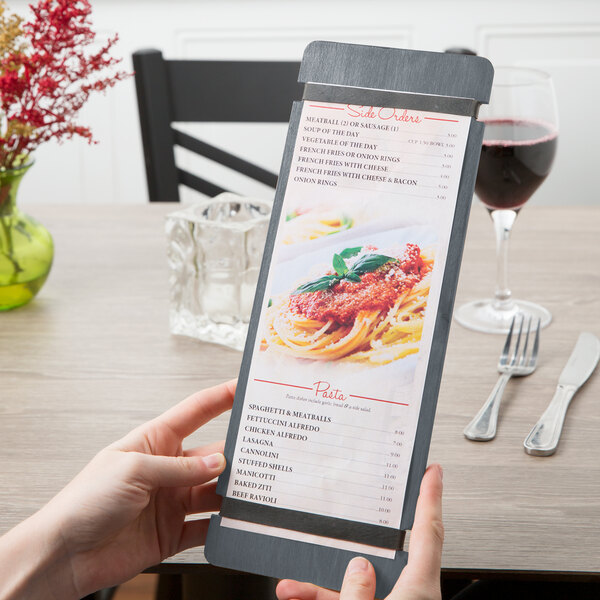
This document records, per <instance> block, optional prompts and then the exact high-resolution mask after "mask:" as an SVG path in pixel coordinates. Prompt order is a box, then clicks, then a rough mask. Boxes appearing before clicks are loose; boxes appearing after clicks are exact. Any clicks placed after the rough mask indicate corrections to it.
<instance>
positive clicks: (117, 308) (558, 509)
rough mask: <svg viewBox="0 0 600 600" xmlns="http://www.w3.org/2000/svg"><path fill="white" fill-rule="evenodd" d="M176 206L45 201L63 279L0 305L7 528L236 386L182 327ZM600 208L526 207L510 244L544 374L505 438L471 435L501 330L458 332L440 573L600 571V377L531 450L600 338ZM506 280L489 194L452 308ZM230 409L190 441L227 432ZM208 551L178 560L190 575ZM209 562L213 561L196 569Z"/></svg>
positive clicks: (445, 453)
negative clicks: (123, 446)
mask: <svg viewBox="0 0 600 600" xmlns="http://www.w3.org/2000/svg"><path fill="white" fill-rule="evenodd" d="M170 209H171V208H170V207H169V206H165V205H146V206H124V207H114V206H69V207H66V206H64V207H57V206H38V207H30V210H29V212H30V213H31V214H33V215H34V216H35V217H36V218H38V219H39V220H40V221H41V222H43V223H44V224H45V225H46V226H47V227H48V228H49V230H50V231H51V232H52V234H53V235H54V238H55V243H56V258H55V264H54V267H53V271H52V273H51V275H50V278H49V280H48V282H47V284H46V287H45V288H44V289H43V290H42V291H41V293H40V295H39V297H38V298H37V299H36V300H35V301H34V302H33V303H31V304H30V305H28V306H26V307H23V308H22V309H18V310H15V311H11V312H7V313H0V384H1V385H0V465H1V467H0V533H3V532H4V531H6V530H7V529H9V528H10V527H11V526H13V525H15V524H16V523H17V522H18V521H20V520H22V519H24V518H26V517H27V516H28V515H30V514H31V513H32V512H34V511H35V510H36V509H38V508H39V507H40V506H42V505H43V504H44V503H45V502H46V501H47V500H48V499H49V498H50V497H51V496H52V495H53V494H55V493H56V492H57V491H58V490H59V489H60V488H61V487H62V486H63V485H64V484H65V483H66V482H67V481H69V479H71V478H72V477H73V476H74V475H75V473H76V472H77V471H78V470H79V469H80V468H81V467H83V465H84V464H85V463H86V462H87V461H88V460H89V459H90V458H91V457H92V456H93V455H94V454H95V453H96V452H97V451H98V450H99V449H100V448H102V447H103V446H104V445H106V444H108V443H110V442H112V441H113V440H115V439H117V438H118V437H120V436H122V435H123V434H125V433H126V432H127V431H129V430H130V429H131V428H133V427H134V426H136V425H138V424H139V423H141V422H143V421H145V420H147V419H150V418H152V417H153V416H155V415H156V414H158V413H159V412H162V411H163V410H165V409H167V408H168V407H169V406H171V405H173V404H174V403H176V402H178V401H179V400H180V399H182V398H183V397H185V396H186V395H188V394H190V393H192V392H194V391H196V390H197V389H200V388H202V387H206V386H208V385H212V384H215V383H218V382H220V381H223V380H225V379H228V378H231V377H234V376H236V374H237V371H238V368H239V363H240V360H241V354H240V353H238V352H235V351H233V350H228V349H226V348H222V347H219V346H215V345H208V344H203V343H200V342H197V341H194V340H190V339H187V338H182V337H174V336H171V335H170V334H169V331H168V310H167V309H168V285H167V267H166V258H165V237H164V227H163V222H164V215H165V214H166V213H167V212H168V211H169V210H170ZM598 231H600V210H598V209H596V208H587V207H586V208H572V207H571V208H538V207H526V208H525V210H524V211H523V212H522V214H521V215H520V216H519V219H518V220H517V222H516V225H515V228H514V234H513V243H512V249H511V273H512V277H511V286H512V288H513V291H514V292H515V295H516V296H518V297H522V298H526V299H528V300H533V301H537V302H541V303H543V304H544V305H545V306H547V307H548V308H549V309H550V310H551V312H552V314H553V315H554V321H553V323H552V324H551V325H550V327H548V328H547V329H546V330H544V331H543V335H542V340H541V341H542V344H541V352H540V362H539V367H538V369H537V371H536V373H535V374H533V375H531V376H530V377H526V378H523V379H518V380H513V381H511V382H510V383H509V384H508V387H507V390H506V393H505V398H504V402H503V405H502V409H501V412H500V421H499V429H498V436H497V438H496V439H495V440H494V441H492V442H489V443H475V442H470V441H468V440H466V439H465V438H464V437H463V435H462V430H463V428H464V426H465V425H466V424H467V423H468V422H469V420H470V419H471V418H472V416H473V415H474V414H475V413H476V412H477V410H478V409H479V407H480V406H481V404H482V403H483V401H484V400H485V398H486V397H487V395H488V394H489V392H490V390H491V388H492V386H493V384H494V382H495V379H496V370H495V364H496V361H497V359H498V354H499V352H500V349H501V347H502V344H503V339H502V338H501V337H500V336H490V335H484V334H478V333H473V332H471V331H468V330H466V329H463V328H462V327H460V326H458V325H457V324H454V323H453V325H452V328H451V332H450V341H449V346H448V351H447V354H446V364H445V368H444V376H443V379H442V385H441V390H440V398H439V403H438V410H437V416H436V421H435V426H434V430H433V439H432V446H431V451H430V460H431V461H437V462H440V463H442V465H443V466H444V471H445V477H444V485H445V490H444V520H445V525H446V543H445V551H444V559H443V566H444V568H445V569H449V570H453V569H458V570H461V571H463V570H464V571H471V572H474V571H482V572H483V573H490V572H498V571H535V572H541V573H546V574H547V572H560V573H570V574H573V575H577V574H580V575H586V576H593V577H596V578H597V577H600V558H598V557H600V404H599V403H598V398H599V397H600V375H598V373H596V374H594V375H592V377H591V379H590V380H589V381H588V383H587V384H586V385H585V386H584V388H582V390H581V391H580V393H579V394H578V395H577V396H576V397H575V399H574V400H573V403H572V405H571V408H570V409H569V412H568V415H567V420H566V424H565V429H564V431H563V436H562V439H561V442H560V445H559V447H558V451H557V453H556V454H555V455H554V456H552V457H547V458H539V457H533V456H529V455H527V454H525V452H524V451H523V446H522V444H523V440H524V438H525V436H526V435H527V433H528V432H529V430H530V428H531V427H532V426H533V424H534V423H535V422H536V421H537V419H538V418H539V416H540V415H541V414H542V412H543V411H544V409H545V407H546V406H547V404H548V402H549V401H550V399H551V397H552V394H553V391H554V387H555V385H556V381H557V378H558V375H559V373H560V371H561V370H562V368H563V366H564V364H565V362H566V360H567V358H568V356H569V354H570V352H571V350H572V348H573V346H574V344H575V341H576V339H577V336H578V334H579V332H580V331H582V330H588V331H591V332H593V333H595V334H596V335H600V271H599V269H598V264H599V263H600V246H599V245H598V244H597V236H598ZM493 285H494V242H493V231H492V226H491V222H490V221H489V219H488V218H487V216H486V214H485V211H484V210H483V209H482V208H481V206H480V205H479V204H478V203H477V202H476V203H475V205H474V207H473V210H472V214H471V219H470V224H469V232H468V236H467V243H466V246H465V254H464V260H463V267H462V272H461V278H460V282H459V291H458V296H457V302H456V305H457V306H458V305H460V304H461V303H462V302H465V301H467V300H470V299H474V298H479V297H484V296H488V295H489V293H490V292H491V290H492V289H493ZM226 427H227V417H226V416H224V417H221V418H220V419H218V420H217V421H215V422H214V423H211V424H210V425H208V426H206V427H205V428H204V429H202V430H201V431H200V432H197V433H196V434H195V435H194V436H193V438H192V439H191V440H190V444H197V443H200V442H208V441H214V440H217V439H220V438H222V437H223V436H224V434H225V430H226ZM202 561H204V556H203V553H202V550H201V549H194V550H191V551H188V552H186V553H183V554H181V555H179V556H177V557H174V558H172V559H170V561H169V562H170V563H172V564H171V565H165V567H164V568H165V569H169V570H173V569H179V570H188V569H189V568H191V567H186V566H185V565H186V564H189V563H194V562H196V563H197V562H202ZM195 568H199V567H195Z"/></svg>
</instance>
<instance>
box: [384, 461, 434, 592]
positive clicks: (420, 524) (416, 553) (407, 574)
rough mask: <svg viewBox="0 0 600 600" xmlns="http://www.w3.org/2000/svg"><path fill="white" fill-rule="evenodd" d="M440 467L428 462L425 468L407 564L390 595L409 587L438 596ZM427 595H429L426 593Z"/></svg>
mask: <svg viewBox="0 0 600 600" xmlns="http://www.w3.org/2000/svg"><path fill="white" fill-rule="evenodd" d="M442 487H443V486H442V468H441V467H440V465H436V464H434V465H430V466H429V467H428V469H427V471H425V475H424V476H423V481H422V482H421V490H420V492H419V500H418V502H417V510H416V513H415V522H414V524H413V528H412V532H411V534H410V546H409V549H408V564H407V565H406V568H405V569H404V571H403V572H402V575H401V576H400V579H399V580H398V582H397V583H396V586H395V587H394V590H393V592H392V594H391V597H392V598H393V597H395V595H394V592H398V590H399V589H405V588H406V587H409V588H411V589H414V590H419V591H421V592H422V593H426V592H427V593H429V594H430V595H432V594H433V595H432V596H431V597H436V596H439V587H440V569H441V564H442V545H443V543H444V526H443V524H442ZM426 597H430V596H426Z"/></svg>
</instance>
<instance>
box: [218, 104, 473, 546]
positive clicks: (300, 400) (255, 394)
mask: <svg viewBox="0 0 600 600" xmlns="http://www.w3.org/2000/svg"><path fill="white" fill-rule="evenodd" d="M469 125H470V118H469V117H463V116H456V115H451V114H443V113H433V112H423V111H415V110H405V109H398V108H379V107H372V106H352V105H345V104H333V103H324V102H310V101H304V103H303V107H302V114H301V118H300V123H299V129H298V134H297V139H296V143H295V148H294V152H293V157H292V162H291V169H290V173H289V179H288V182H287V187H286V190H285V196H284V200H283V205H282V212H281V216H280V222H279V226H278V229H277V234H276V238H275V244H274V250H273V255H272V260H271V266H270V270H269V274H268V277H267V281H266V287H265V295H264V301H263V305H262V310H261V314H260V320H259V324H258V330H257V336H256V340H255V345H254V349H253V354H252V361H251V365H250V371H249V376H248V382H247V389H246V394H245V399H244V404H243V410H242V415H241V419H240V424H239V430H238V435H237V439H236V442H235V450H234V455H233V459H232V463H231V475H230V478H229V483H228V489H227V494H226V495H227V497H229V498H236V499H239V500H245V501H248V502H252V503H257V504H264V505H268V506H274V507H279V508H284V509H290V510H294V511H301V512H306V513H314V514H318V515H324V516H328V517H335V518H339V519H345V520H350V521H356V522H361V523H367V524H373V525H380V526H384V527H390V528H396V529H397V528H399V527H400V521H401V516H402V510H403V501H404V495H405V491H406V490H405V488H406V481H407V477H408V470H409V466H410V461H411V456H412V449H413V443H414V438H415V431H416V427H417V422H418V417H419V411H420V407H421V397H422V393H423V387H424V382H425V376H426V371H427V364H428V360H429V351H430V347H431V342H432V337H433V329H434V325H435V317H436V314H437V309H438V302H439V296H440V289H441V282H442V277H443V273H444V268H445V264H446V255H447V248H448V243H449V238H450V231H451V227H452V222H453V215H454V211H455V206H456V199H457V194H458V186H459V182H460V176H461V169H462V164H463V159H464V153H465V146H466V141H467V136H468V133H469ZM223 525H224V526H227V527H235V528H243V529H248V528H250V529H251V530H252V531H258V532H263V533H266V534H269V535H273V534H274V533H273V531H274V530H275V531H276V529H274V528H273V527H267V526H263V525H256V524H249V523H243V522H240V521H236V520H233V519H223ZM275 535H278V534H277V533H275ZM279 535H281V536H284V537H289V538H293V539H299V540H305V541H310V542H311V543H322V544H324V545H328V546H333V547H338V548H348V547H349V545H350V546H351V547H353V548H361V549H363V551H365V552H367V553H371V554H378V555H380V556H387V557H389V558H393V556H394V551H392V550H381V551H378V550H377V549H374V548H370V547H369V546H361V545H360V544H353V543H351V542H344V541H341V540H335V539H331V538H325V537H323V538H321V537H319V536H314V535H308V534H303V533H300V532H291V531H289V530H279Z"/></svg>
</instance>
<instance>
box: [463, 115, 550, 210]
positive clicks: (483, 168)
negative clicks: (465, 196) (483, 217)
mask: <svg viewBox="0 0 600 600" xmlns="http://www.w3.org/2000/svg"><path fill="white" fill-rule="evenodd" d="M557 138H558V132H557V131H556V130H555V129H553V128H552V127H551V126H550V125H547V124H545V123H541V122H536V121H519V120H512V119H490V120H486V121H485V140H484V142H483V146H482V148H481V158H480V160H479V170H478V171H477V181H476V183H475V193H476V194H477V196H478V197H479V199H480V200H481V201H482V202H483V203H484V204H485V206H486V207H487V208H488V210H505V209H509V210H514V211H515V212H517V211H518V210H519V209H520V208H521V207H522V206H523V205H524V204H525V202H527V200H529V198H531V196H532V195H533V193H534V192H535V191H536V190H537V188H538V187H539V186H540V185H541V184H542V182H543V181H544V179H546V177H547V175H548V173H550V168H551V167H552V163H553V161H554V155H555V154H556V145H557Z"/></svg>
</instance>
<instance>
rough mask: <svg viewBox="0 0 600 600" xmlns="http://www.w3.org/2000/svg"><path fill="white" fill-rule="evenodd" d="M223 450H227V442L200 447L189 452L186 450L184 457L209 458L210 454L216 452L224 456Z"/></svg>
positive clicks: (222, 441)
mask: <svg viewBox="0 0 600 600" xmlns="http://www.w3.org/2000/svg"><path fill="white" fill-rule="evenodd" d="M223 450H225V440H221V441H220V442H213V443H212V444H207V445H206V446H198V447H196V448H190V449H189V450H184V451H183V455H184V456H208V455H209V454H215V453H216V452H220V453H221V454H223Z"/></svg>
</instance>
